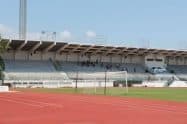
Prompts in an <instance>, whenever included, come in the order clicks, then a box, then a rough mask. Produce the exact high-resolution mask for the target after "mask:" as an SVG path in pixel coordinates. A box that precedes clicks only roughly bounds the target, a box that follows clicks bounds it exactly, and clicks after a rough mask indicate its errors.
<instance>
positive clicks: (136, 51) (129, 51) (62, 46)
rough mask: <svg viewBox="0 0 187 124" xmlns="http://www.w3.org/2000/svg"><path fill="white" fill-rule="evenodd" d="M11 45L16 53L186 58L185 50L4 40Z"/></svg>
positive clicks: (186, 52)
mask: <svg viewBox="0 0 187 124" xmlns="http://www.w3.org/2000/svg"><path fill="white" fill-rule="evenodd" d="M4 40H6V41H7V42H9V44H10V49H9V50H15V51H30V52H35V51H42V52H57V53H59V54H62V53H80V54H92V55H94V54H104V55H139V56H141V55H147V54H160V55H165V56H175V57H180V56H185V57H187V51H185V50H166V49H150V48H133V47H114V46H103V45H83V44H71V43H66V42H54V41H33V40H10V39H4Z"/></svg>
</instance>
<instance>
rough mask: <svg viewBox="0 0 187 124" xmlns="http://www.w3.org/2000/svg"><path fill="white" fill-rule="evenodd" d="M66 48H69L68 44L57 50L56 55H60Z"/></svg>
mask: <svg viewBox="0 0 187 124" xmlns="http://www.w3.org/2000/svg"><path fill="white" fill-rule="evenodd" d="M68 46H69V44H66V45H64V46H62V47H61V48H60V49H59V50H57V53H60V52H61V51H62V50H64V49H65V48H67V47H68Z"/></svg>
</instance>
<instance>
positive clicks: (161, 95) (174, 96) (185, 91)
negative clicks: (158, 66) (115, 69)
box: [15, 88, 187, 102]
mask: <svg viewBox="0 0 187 124" xmlns="http://www.w3.org/2000/svg"><path fill="white" fill-rule="evenodd" d="M15 90H18V91H25V92H26V91H29V92H40V93H71V94H90V95H104V88H97V90H96V92H95V90H94V88H78V89H77V91H76V90H75V89H74V88H58V89H45V88H36V89H15ZM106 95H109V96H125V97H136V98H145V99H158V100H167V101H178V102H187V88H129V93H128V94H127V93H126V90H125V88H107V92H106Z"/></svg>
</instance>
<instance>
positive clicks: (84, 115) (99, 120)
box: [0, 92, 187, 124]
mask: <svg viewBox="0 0 187 124" xmlns="http://www.w3.org/2000/svg"><path fill="white" fill-rule="evenodd" d="M0 124H187V103H177V102H164V101H151V100H142V99H135V98H122V97H105V96H87V95H69V94H39V93H28V92H26V93H25V92H24V93H22V92H19V93H1V94H0Z"/></svg>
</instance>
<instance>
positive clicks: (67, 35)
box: [60, 30, 72, 39]
mask: <svg viewBox="0 0 187 124" xmlns="http://www.w3.org/2000/svg"><path fill="white" fill-rule="evenodd" d="M60 37H61V38H62V39H71V38H72V34H71V32H70V31H68V30H65V31H63V32H60Z"/></svg>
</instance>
